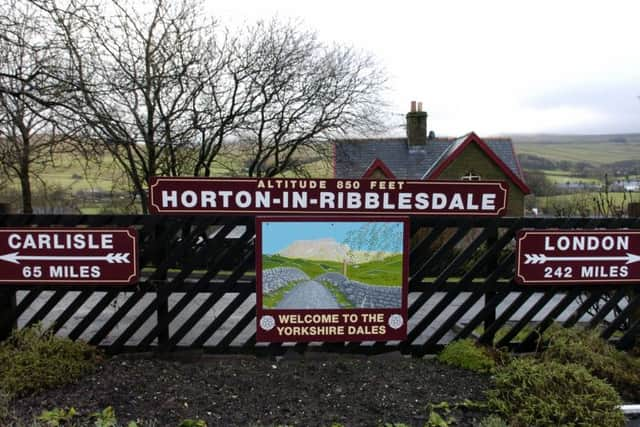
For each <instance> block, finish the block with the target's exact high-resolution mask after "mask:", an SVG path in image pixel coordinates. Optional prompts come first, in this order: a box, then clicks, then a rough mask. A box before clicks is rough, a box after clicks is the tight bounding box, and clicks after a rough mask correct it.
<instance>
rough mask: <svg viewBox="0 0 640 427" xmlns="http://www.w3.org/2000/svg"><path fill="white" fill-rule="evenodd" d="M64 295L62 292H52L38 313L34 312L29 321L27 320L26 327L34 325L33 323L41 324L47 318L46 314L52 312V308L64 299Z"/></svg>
mask: <svg viewBox="0 0 640 427" xmlns="http://www.w3.org/2000/svg"><path fill="white" fill-rule="evenodd" d="M65 293H66V292H63V291H56V292H54V293H53V295H51V296H50V297H49V299H48V300H47V302H46V303H44V304H43V305H42V307H40V309H39V310H38V311H36V313H35V314H34V315H33V316H32V317H31V319H29V321H28V322H27V325H26V327H29V326H32V325H34V324H35V323H38V322H41V321H42V320H43V319H44V318H45V317H46V316H47V314H49V312H50V311H51V310H53V308H54V307H55V306H56V305H57V304H58V303H59V302H60V300H61V299H62V298H64V295H65Z"/></svg>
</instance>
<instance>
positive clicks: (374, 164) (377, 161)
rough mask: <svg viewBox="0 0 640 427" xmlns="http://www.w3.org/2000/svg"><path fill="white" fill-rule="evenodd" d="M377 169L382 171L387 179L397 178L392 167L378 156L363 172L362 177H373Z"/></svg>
mask: <svg viewBox="0 0 640 427" xmlns="http://www.w3.org/2000/svg"><path fill="white" fill-rule="evenodd" d="M376 171H380V172H381V173H382V174H383V175H384V176H385V177H386V178H387V179H396V176H395V175H394V174H393V172H391V169H389V168H388V167H387V165H385V164H384V162H383V161H382V160H380V159H378V158H377V157H376V159H375V160H374V161H373V162H371V165H369V167H368V168H367V170H366V171H365V172H364V174H362V177H363V178H371V177H372V176H373V174H374V173H376Z"/></svg>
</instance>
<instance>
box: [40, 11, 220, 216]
mask: <svg viewBox="0 0 640 427" xmlns="http://www.w3.org/2000/svg"><path fill="white" fill-rule="evenodd" d="M36 4H38V6H39V7H40V8H42V9H43V10H45V11H46V12H48V14H49V16H50V18H51V19H52V21H53V23H54V24H55V28H56V30H57V35H58V40H59V44H60V45H61V46H63V48H64V51H65V53H66V55H67V56H66V60H67V63H66V65H67V67H62V68H60V69H58V71H57V76H56V77H57V78H58V79H59V80H60V83H61V84H62V85H63V86H64V87H65V88H66V90H65V93H64V98H63V99H61V100H59V101H58V102H57V108H58V109H59V110H64V111H65V114H66V116H67V118H68V120H69V122H76V123H78V122H79V123H81V124H82V125H84V130H85V134H84V135H83V138H84V140H85V141H92V142H94V143H98V144H99V145H100V147H101V148H102V149H104V150H106V151H107V152H109V153H110V154H111V156H112V157H113V159H114V160H115V162H116V164H117V165H118V166H119V167H120V168H122V170H123V171H125V172H126V175H127V177H128V179H129V181H130V184H131V186H132V187H133V193H134V194H135V195H136V196H137V197H138V198H139V200H140V206H141V207H142V210H143V211H145V212H146V209H147V194H146V189H147V182H148V180H149V178H150V177H151V176H154V175H161V174H178V173H180V172H181V170H180V167H181V165H182V164H183V163H184V162H185V161H186V160H188V156H184V155H183V154H182V153H181V151H182V150H183V149H186V148H187V147H192V146H193V142H194V129H193V124H192V121H193V105H194V103H195V100H196V99H197V97H198V95H199V93H200V92H201V91H202V90H203V82H204V76H206V73H205V71H206V69H205V67H203V64H202V58H204V57H206V54H207V52H208V49H209V44H208V43H209V40H208V39H207V37H206V34H205V31H203V27H202V26H201V22H199V20H198V16H199V11H198V8H197V5H196V4H194V3H193V2H189V1H184V0H183V1H165V0H153V1H152V2H151V3H150V4H149V3H146V2H133V1H132V2H129V1H125V0H123V1H119V0H113V1H111V2H108V3H104V2H95V3H90V2H84V1H75V0H72V1H70V2H67V3H65V4H64V5H63V6H61V5H60V4H58V3H57V2H56V0H51V1H49V0H45V1H42V2H40V1H38V2H37V3H36Z"/></svg>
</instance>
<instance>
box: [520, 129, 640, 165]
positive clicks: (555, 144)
mask: <svg viewBox="0 0 640 427" xmlns="http://www.w3.org/2000/svg"><path fill="white" fill-rule="evenodd" d="M511 138H512V139H513V143H514V145H515V149H516V152H517V153H518V154H531V155H534V156H539V157H544V158H547V159H550V160H554V161H563V160H566V161H571V162H587V163H594V164H606V163H613V162H621V161H625V160H640V135H638V134H628V135H513V136H511Z"/></svg>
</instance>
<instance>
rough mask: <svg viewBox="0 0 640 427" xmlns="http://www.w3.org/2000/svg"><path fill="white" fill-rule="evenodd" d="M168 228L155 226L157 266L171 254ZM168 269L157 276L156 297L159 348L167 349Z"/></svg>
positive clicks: (160, 349)
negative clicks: (161, 239) (161, 240)
mask: <svg viewBox="0 0 640 427" xmlns="http://www.w3.org/2000/svg"><path fill="white" fill-rule="evenodd" d="M166 232H167V228H166V227H164V226H162V225H158V226H156V228H155V233H156V235H155V241H156V242H157V244H159V245H160V246H159V247H158V250H157V252H156V257H155V267H156V268H158V266H159V265H162V264H163V263H164V262H165V261H166V259H167V257H168V256H169V246H168V239H169V238H168V236H166V235H165V234H166ZM163 236H164V237H165V238H166V239H167V242H160V238H162V237H163ZM167 286H168V285H167V269H165V270H164V271H163V272H162V274H161V275H160V276H158V278H157V284H156V298H157V301H158V304H157V309H156V312H157V316H158V318H157V322H158V349H159V351H166V350H168V349H167V345H168V344H169V289H168V288H167Z"/></svg>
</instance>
